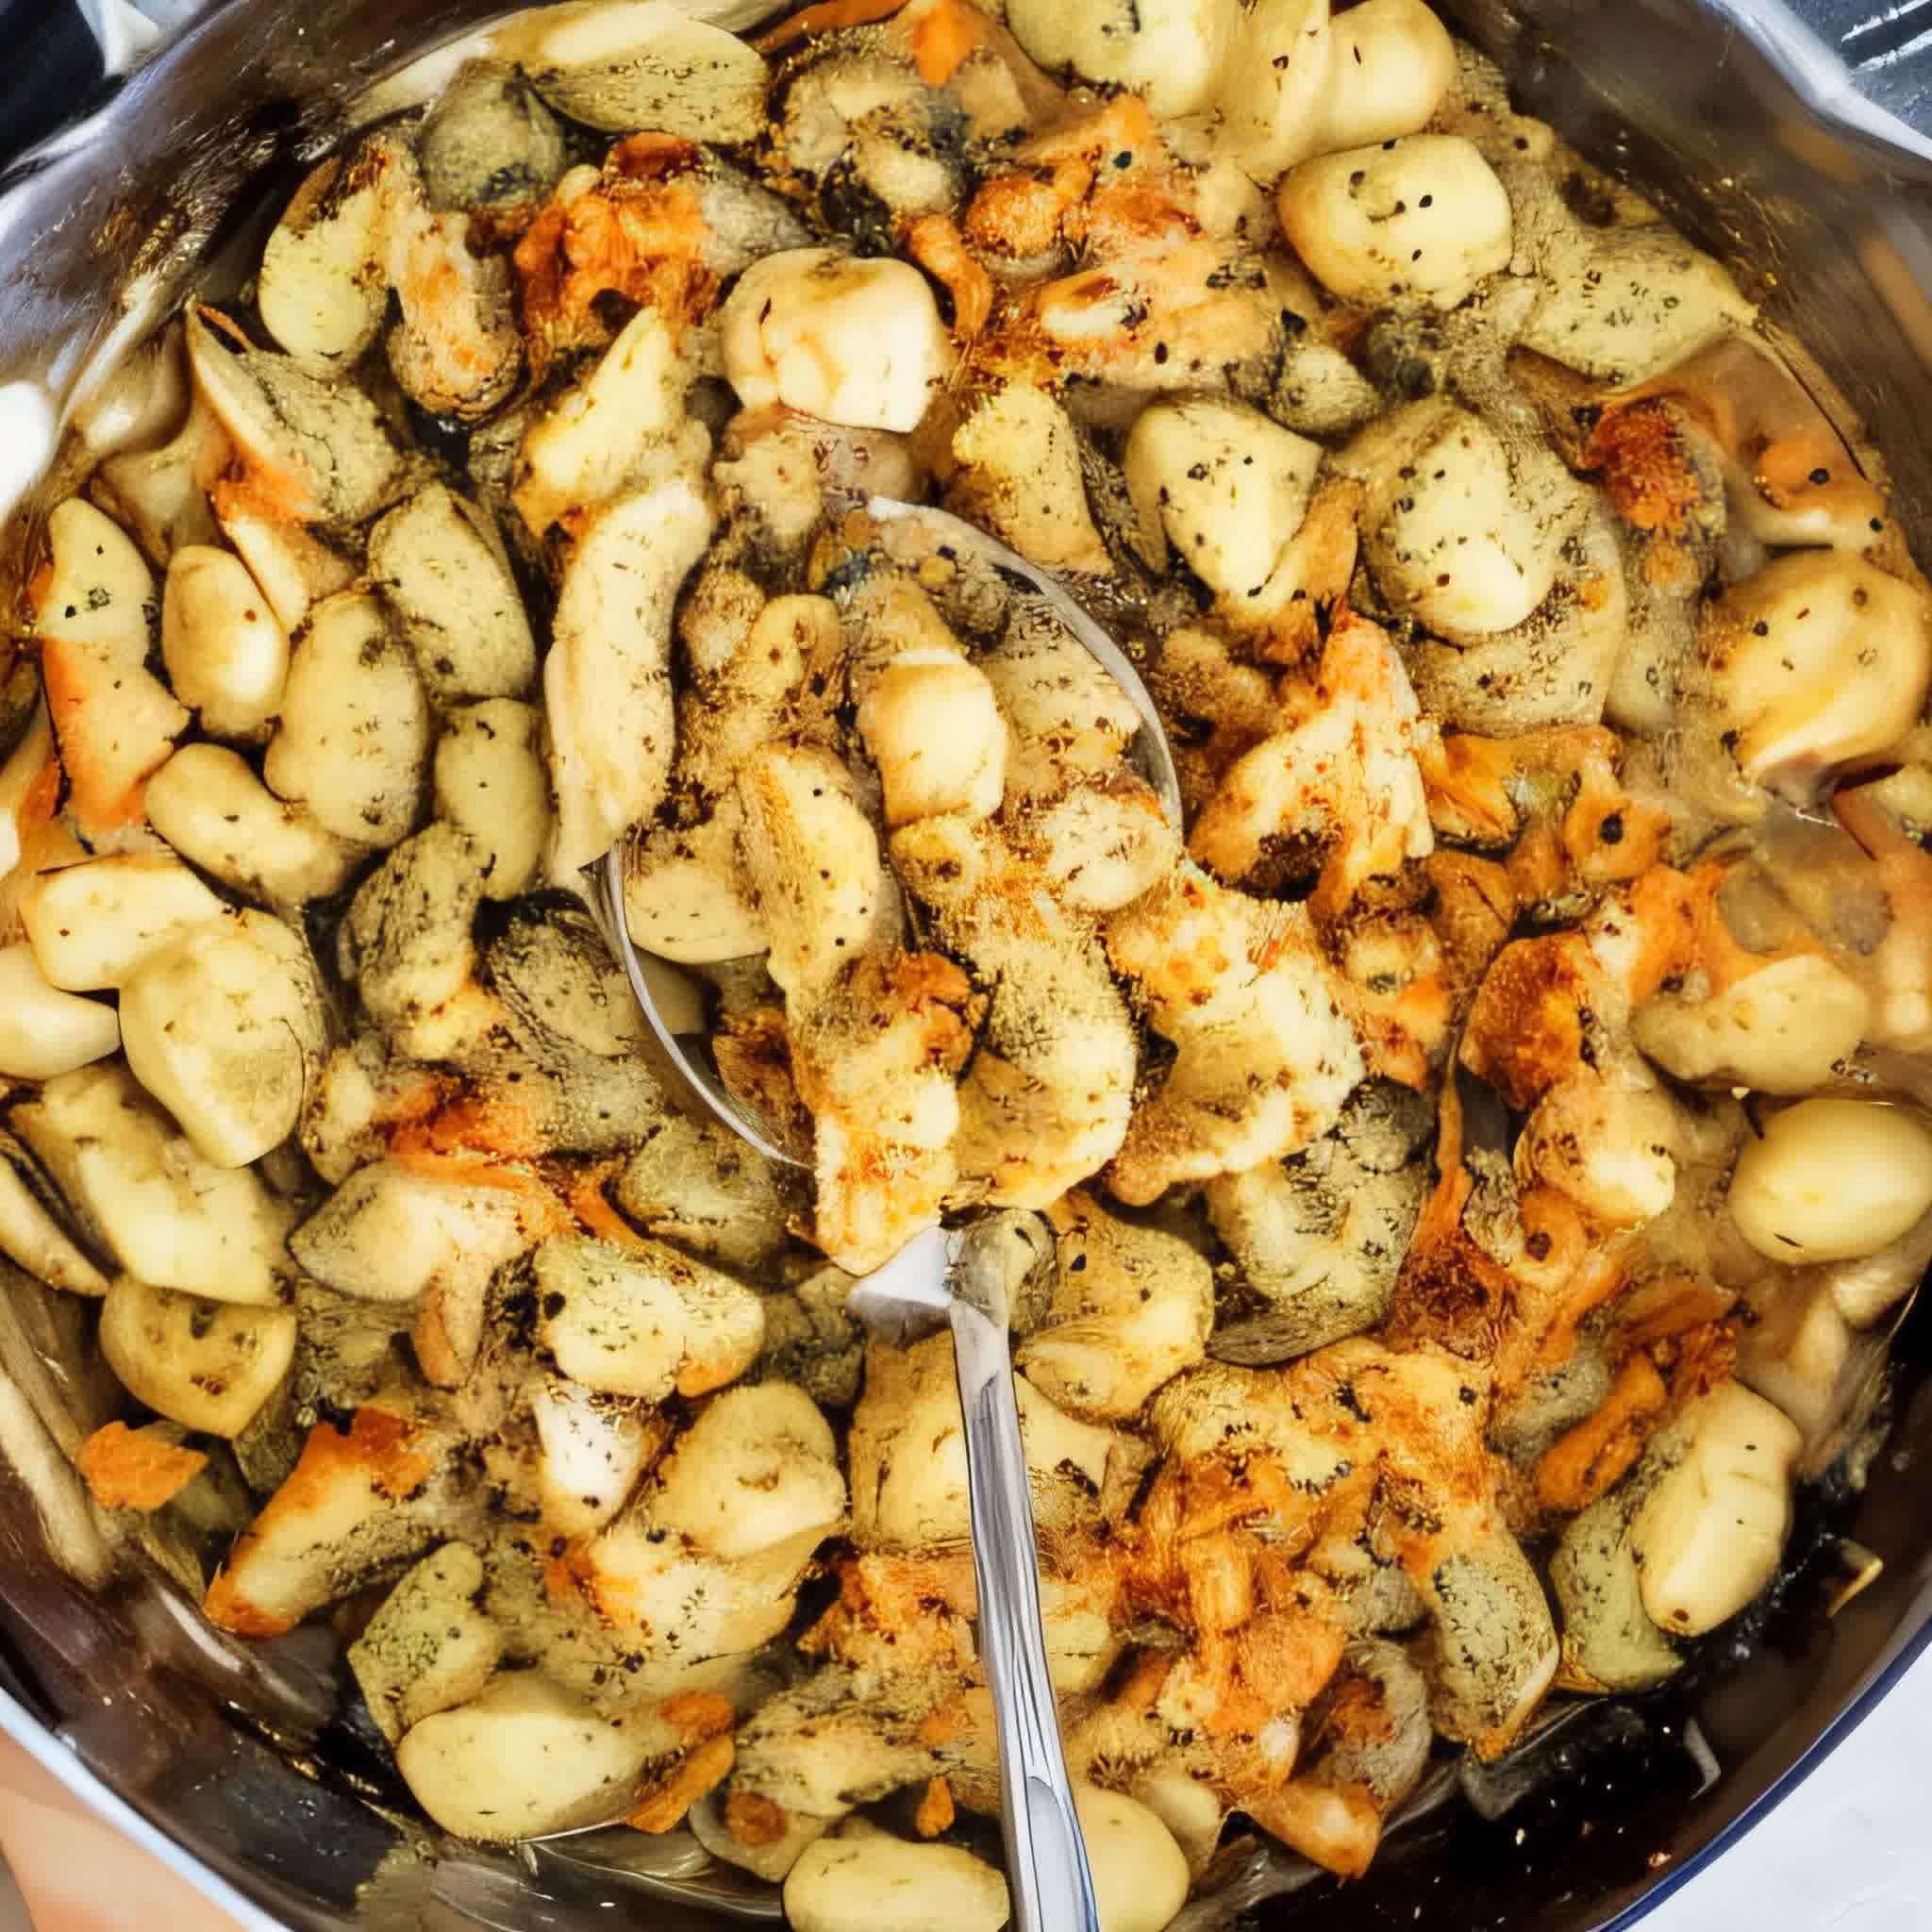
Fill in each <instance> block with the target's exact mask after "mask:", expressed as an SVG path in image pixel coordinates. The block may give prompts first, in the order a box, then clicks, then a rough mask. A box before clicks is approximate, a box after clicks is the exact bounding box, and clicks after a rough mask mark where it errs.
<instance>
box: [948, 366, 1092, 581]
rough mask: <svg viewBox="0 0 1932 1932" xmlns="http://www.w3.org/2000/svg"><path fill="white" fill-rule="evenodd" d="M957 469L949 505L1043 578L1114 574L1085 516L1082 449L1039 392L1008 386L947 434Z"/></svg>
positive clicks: (1071, 429)
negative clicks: (1047, 573) (1053, 573)
mask: <svg viewBox="0 0 1932 1932" xmlns="http://www.w3.org/2000/svg"><path fill="white" fill-rule="evenodd" d="M952 454H953V458H954V460H955V461H956V462H958V465H959V474H958V475H957V476H956V477H955V478H954V480H953V482H952V485H951V486H950V488H949V491H948V492H947V502H948V503H949V505H950V506H951V508H953V509H954V510H955V511H956V512H958V514H959V515H961V516H964V517H967V518H969V519H970V520H971V521H973V522H974V523H978V524H983V525H985V526H986V527H987V528H988V529H990V530H991V532H992V533H993V535H994V536H996V537H998V538H1000V539H1001V540H1002V541H1004V542H1006V543H1008V544H1010V545H1011V546H1012V548H1014V549H1015V550H1017V551H1018V552H1019V553H1020V555H1021V556H1022V557H1025V558H1030V559H1031V560H1032V561H1033V562H1035V563H1037V564H1040V565H1041V566H1042V567H1043V568H1044V569H1047V570H1057V571H1085V572H1091V573H1092V574H1093V575H1098V576H1106V575H1110V574H1111V572H1112V570H1113V562H1112V559H1111V558H1109V557H1108V554H1107V546H1106V544H1105V543H1103V542H1102V541H1101V538H1100V532H1099V531H1098V530H1097V529H1096V528H1095V527H1094V525H1093V517H1092V513H1091V510H1089V509H1088V508H1087V500H1086V490H1085V487H1084V485H1083V484H1082V482H1081V479H1080V449H1079V444H1078V442H1077V441H1076V439H1075V436H1074V425H1073V424H1072V422H1071V421H1069V419H1068V417H1067V414H1066V411H1065V410H1064V409H1063V408H1061V407H1060V406H1059V405H1058V403H1056V402H1055V401H1054V400H1053V398H1052V397H1051V396H1050V395H1048V394H1047V393H1046V392H1045V391H1042V390H1039V389H1035V388H1033V387H1032V386H1031V385H1029V384H1025V383H1017V382H1015V383H1008V385H1007V386H1006V387H1005V388H1004V389H1002V390H1000V391H997V392H996V393H995V394H993V395H992V396H990V397H989V398H988V399H987V400H986V401H984V402H983V403H981V404H980V405H979V406H978V408H975V409H974V411H973V413H972V414H971V415H969V416H968V417H967V418H966V420H965V421H964V422H963V423H962V424H961V425H959V427H958V429H957V430H956V431H955V432H954V434H953V443H952Z"/></svg>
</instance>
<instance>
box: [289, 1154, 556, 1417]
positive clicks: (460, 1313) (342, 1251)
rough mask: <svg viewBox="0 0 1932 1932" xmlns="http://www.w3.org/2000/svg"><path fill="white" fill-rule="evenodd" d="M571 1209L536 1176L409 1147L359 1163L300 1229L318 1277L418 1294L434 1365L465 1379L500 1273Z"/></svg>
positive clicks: (419, 1336)
mask: <svg viewBox="0 0 1932 1932" xmlns="http://www.w3.org/2000/svg"><path fill="white" fill-rule="evenodd" d="M561 1216H562V1207H561V1204H560V1203H559V1202H558V1200H557V1199H556V1197H555V1196H554V1195H552V1194H551V1193H550V1192H549V1191H548V1190H547V1189H546V1188H544V1187H543V1186H542V1184H541V1182H539V1181H537V1180H536V1179H535V1178H534V1177H533V1176H531V1175H529V1174H525V1173H521V1172H519V1171H517V1170H515V1169H509V1168H497V1167H492V1166H491V1165H489V1164H488V1163H486V1162H483V1161H480V1160H474V1159H472V1160H458V1159H452V1158H446V1157H441V1156H436V1155H428V1154H421V1153H411V1154H408V1155H402V1156H398V1157H394V1158H391V1159H388V1160H380V1161H377V1162H375V1164H374V1165H372V1166H369V1167H364V1168H360V1169H358V1171H357V1172H356V1173H355V1174H352V1175H350V1177H349V1178H348V1179H347V1180H346V1181H344V1182H343V1183H342V1185H341V1187H340V1188H338V1189H337V1190H336V1191H335V1192H334V1193H333V1194H332V1195H330V1197H329V1198H328V1200H327V1201H325V1203H324V1204H323V1205H322V1207H321V1208H318V1209H317V1211H316V1212H315V1213H314V1214H312V1215H311V1216H310V1217H309V1218H308V1220H307V1221H306V1222H304V1223H303V1224H302V1225H301V1226H300V1227H298V1228H297V1229H296V1230H295V1232H294V1233H293V1234H292V1235H291V1237H290V1250H291V1253H292V1254H293V1255H294V1256H295V1257H296V1259H297V1260H298V1261H300V1262H301V1264H302V1266H303V1267H305V1268H306V1269H307V1270H308V1272H309V1274H312V1275H314V1276H315V1278H316V1279H317V1280H318V1281H321V1282H324V1283H325V1284H326V1285H327V1286H329V1287H331V1288H334V1289H338V1290H340V1291H341V1292H342V1293H344V1294H353V1295H358V1296H360V1297H362V1298H363V1299H364V1300H368V1301H383V1302H400V1301H416V1302H417V1303H418V1314H417V1319H416V1329H415V1336H416V1350H417V1355H418V1357H419V1360H420V1361H421V1364H422V1368H423V1372H424V1374H425V1375H426V1376H427V1377H428V1378H429V1379H430V1380H431V1381H432V1382H435V1383H437V1384H439V1385H440V1386H441V1387H443V1388H450V1389H454V1388H459V1387H460V1386H461V1385H462V1382H463V1380H464V1378H465V1376H466V1375H467V1374H469V1371H470V1368H471V1366H472V1364H473V1363H474V1361H475V1357H476V1352H477V1349H478V1348H479V1347H480V1346H481V1343H482V1340H483V1329H484V1317H485V1304H486V1297H487V1295H488V1292H489V1288H490V1282H491V1276H492V1275H493V1274H495V1272H496V1270H497V1269H498V1268H500V1267H501V1266H502V1265H503V1264H504V1263H505V1262H507V1261H510V1260H513V1259H515V1258H516V1257H518V1256H520V1255H522V1254H525V1253H526V1252H527V1251H528V1250H529V1249H530V1248H532V1247H534V1246H535V1245H536V1243H537V1242H538V1241H541V1239H542V1238H543V1236H544V1235H545V1234H547V1233H548V1232H549V1231H550V1229H551V1228H552V1227H554V1226H555V1225H557V1224H558V1221H559V1220H560V1219H561Z"/></svg>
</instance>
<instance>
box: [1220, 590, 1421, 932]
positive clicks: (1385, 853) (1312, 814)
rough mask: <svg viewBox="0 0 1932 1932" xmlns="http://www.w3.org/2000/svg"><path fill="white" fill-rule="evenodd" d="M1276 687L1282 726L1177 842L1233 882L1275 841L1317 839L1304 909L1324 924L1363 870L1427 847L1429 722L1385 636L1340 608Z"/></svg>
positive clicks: (1396, 868) (1304, 845) (1300, 843)
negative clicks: (1317, 857) (1324, 636)
mask: <svg viewBox="0 0 1932 1932" xmlns="http://www.w3.org/2000/svg"><path fill="white" fill-rule="evenodd" d="M1283 697H1284V703H1283V709H1284V710H1285V711H1287V712H1288V714H1289V718H1290V720H1291V722H1290V723H1289V724H1288V728H1287V729H1286V730H1283V731H1280V732H1278V733H1276V734H1275V735H1274V736H1273V737H1271V738H1268V739H1266V740H1264V741H1262V742H1261V743H1260V744H1258V745H1257V746H1256V747H1255V748H1254V749H1253V750H1252V751H1250V752H1248V753H1246V754H1244V755H1243V756H1242V757H1241V758H1239V759H1237V760H1236V762H1235V763H1234V765H1233V766H1232V767H1231V768H1230V770H1229V771H1228V773H1227V774H1226V775H1225V776H1224V778H1223V780H1222V781H1221V784H1220V786H1219V788H1218V789H1217V790H1216V791H1215V792H1214V794H1213V795H1212V796H1211V797H1210V798H1209V799H1208V802H1207V803H1206V804H1205V805H1204V806H1203V807H1202V808H1201V810H1200V813H1199V814H1198V816H1197V817H1196V818H1195V820H1194V825H1193V830H1192V832H1191V835H1190V837H1189V841H1188V849H1189V851H1190V852H1191V855H1192V856H1193V858H1195V859H1196V860H1197V861H1199V863H1201V864H1202V865H1204V866H1206V867H1207V868H1208V871H1210V872H1211V873H1213V874H1215V875H1216V876H1217V877H1218V878H1221V879H1223V880H1225V881H1226V882H1228V883H1229V884H1234V885H1239V884H1242V883H1244V882H1247V881H1248V880H1249V879H1250V878H1251V877H1252V875H1253V874H1255V873H1256V872H1257V869H1259V868H1260V867H1261V866H1262V865H1263V863H1264V861H1266V860H1267V859H1269V858H1271V857H1273V856H1274V854H1277V853H1280V852H1282V851H1283V850H1284V848H1285V849H1286V850H1287V851H1288V852H1290V853H1294V852H1295V851H1297V850H1307V849H1308V848H1309V847H1314V848H1316V849H1317V850H1319V851H1320V852H1321V854H1322V857H1321V861H1320V878H1319V880H1318V882H1317V884H1316V887H1315V891H1314V895H1313V897H1312V898H1311V899H1310V901H1309V910H1310V912H1311V914H1312V915H1313V917H1314V918H1315V919H1316V921H1317V922H1318V923H1322V924H1328V923H1332V922H1333V921H1335V920H1337V919H1339V918H1340V917H1341V914H1342V913H1343V912H1345V911H1346V910H1347V908H1348V907H1349V905H1350V903H1351V902H1352V901H1353V900H1354V898H1355V896H1356V894H1357V891H1359V890H1360V889H1361V888H1362V886H1363V885H1364V884H1366V883H1367V881H1368V880H1369V879H1370V878H1372V877H1374V876H1375V875H1377V874H1383V875H1388V874H1395V873H1398V872H1400V870H1401V869H1402V866H1403V863H1404V861H1405V860H1407V859H1412V858H1427V857H1428V856H1429V854H1430V852H1432V851H1433V850H1434V849H1435V839H1434V835H1433V833H1432V832H1431V830H1430V827H1429V819H1428V811H1427V808H1426V802H1425V799H1424V790H1423V777H1422V773H1421V771H1420V770H1419V769H1418V766H1417V761H1416V753H1417V751H1418V750H1420V749H1422V748H1424V747H1425V746H1426V745H1427V744H1428V743H1429V742H1430V739H1431V736H1432V734H1431V733H1430V731H1429V729H1428V726H1427V725H1426V724H1425V723H1424V719H1423V716H1422V712H1421V709H1420V708H1419V707H1418V706H1417V704H1416V701H1415V693H1414V692H1413V691H1410V689H1409V686H1408V679H1407V676H1406V675H1404V672H1403V668H1402V660H1401V659H1400V658H1398V657H1397V656H1396V654H1395V651H1394V648H1393V646H1392V645H1391V643H1390V642H1389V640H1388V639H1387V637H1385V636H1384V635H1383V633H1382V632H1381V631H1380V630H1379V629H1377V628H1376V626H1375V625H1372V624H1368V623H1366V622H1364V621H1363V620H1361V619H1358V618H1354V617H1353V616H1352V615H1350V614H1346V613H1345V614H1344V616H1343V618H1342V619H1341V621H1338V623H1337V624H1336V625H1335V628H1334V629H1333V630H1332V631H1331V632H1330V634H1329V639H1328V643H1327V647H1326V648H1325V649H1324V652H1323V654H1322V658H1321V663H1320V667H1319V669H1317V670H1316V671H1315V672H1314V674H1313V675H1312V677H1311V679H1310V681H1309V686H1308V688H1307V689H1306V690H1305V691H1303V690H1295V689H1293V688H1292V687H1290V688H1288V689H1287V690H1285V691H1284V692H1283ZM1303 707H1306V710H1305V711H1303ZM1297 711H1303V715H1301V716H1300V717H1296V716H1295V713H1296V712H1297Z"/></svg>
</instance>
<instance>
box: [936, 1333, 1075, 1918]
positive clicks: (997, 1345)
mask: <svg viewBox="0 0 1932 1932" xmlns="http://www.w3.org/2000/svg"><path fill="white" fill-rule="evenodd" d="M951 1320H952V1326H953V1352H954V1359H955V1361H956V1363H957V1365H958V1376H959V1407H961V1409H963V1410H964V1412H965V1416H966V1482H967V1491H968V1495H969V1497H970V1499H971V1504H972V1510H973V1568H974V1574H976V1576H977V1577H978V1581H979V1644H980V1650H981V1653H982V1655H983V1656H984V1657H985V1659H986V1677H987V1682H988V1684H989V1685H991V1689H992V1708H993V1722H994V1724H995V1726H996V1728H997V1730H998V1733H999V1746H1000V1767H1001V1773H1002V1775H1001V1783H1000V1808H1001V1813H1002V1819H1003V1823H1004V1824H1005V1828H1006V1838H1007V1869H1008V1877H1009V1878H1010V1880H1011V1883H1012V1890H1013V1921H1012V1924H1013V1932H1099V1926H1100V1913H1099V1908H1098V1907H1097V1906H1096V1905H1095V1903H1094V1898H1093V1876H1092V1874H1091V1872H1090V1871H1089V1870H1088V1867H1087V1848H1086V1845H1085V1843H1084V1842H1083V1840H1081V1837H1080V1823H1079V1820H1078V1818H1077V1817H1076V1816H1075V1815H1074V1791H1073V1787H1072V1785H1071V1784H1070V1783H1069V1781H1068V1778H1067V1760H1066V1757H1065V1754H1064V1753H1063V1752H1062V1751H1061V1749H1060V1731H1059V1717H1058V1710H1057V1708H1056V1707H1055V1703H1054V1694H1053V1683H1052V1680H1051V1679H1050V1678H1049V1677H1048V1675H1047V1670H1046V1631H1045V1628H1044V1626H1043V1624H1042V1623H1041V1614H1040V1550H1039V1545H1038V1544H1037V1543H1036V1542H1035V1541H1034V1537H1033V1495H1032V1491H1031V1490H1030V1489H1029V1488H1028V1487H1027V1482H1026V1455H1025V1450H1024V1447H1023V1446H1022V1444H1021V1441H1020V1410H1019V1406H1018V1404H1017V1403H1016V1402H1015V1401H1014V1399H1013V1363H1012V1357H1011V1355H1010V1354H1009V1352H1008V1346H1007V1331H1006V1328H1005V1326H1004V1324H995V1323H994V1322H992V1321H991V1320H990V1319H989V1318H988V1317H987V1315H985V1314H984V1313H982V1312H981V1310H980V1309H978V1308H976V1307H974V1306H973V1305H972V1304H971V1303H970V1302H968V1301H966V1300H964V1299H963V1298H956V1299H955V1300H954V1302H953V1304H952V1308H951Z"/></svg>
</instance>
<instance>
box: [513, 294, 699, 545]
mask: <svg viewBox="0 0 1932 1932" xmlns="http://www.w3.org/2000/svg"><path fill="white" fill-rule="evenodd" d="M690 383H691V369H690V365H689V363H688V361H687V360H686V358H684V356H683V355H681V354H680V353H679V350H678V345H677V335H676V332H675V329H674V327H673V325H671V323H669V322H668V321H667V320H666V319H665V317H664V315H663V314H662V313H661V312H660V311H659V310H658V309H656V308H641V309H639V310H638V312H637V314H636V315H634V316H633V317H632V318H631V319H630V321H629V322H627V323H626V324H625V325H624V328H623V330H622V331H621V332H620V333H619V335H618V337H617V339H616V341H613V342H612V343H611V344H610V346H609V348H608V349H607V350H606V351H605V352H604V354H603V356H602V357H600V358H598V360H597V362H596V363H595V364H594V366H592V367H591V369H590V370H589V371H588V372H587V373H586V374H585V375H582V376H580V377H579V378H578V380H577V381H575V383H573V384H572V385H571V386H570V387H569V388H568V389H566V390H565V391H563V392H562V394H561V395H559V396H558V398H557V400H556V401H555V402H554V403H553V404H552V405H551V407H550V408H548V409H546V410H545V411H544V412H543V413H542V414H541V415H539V416H537V417H536V418H535V420H534V421H532V422H531V423H530V425H529V426H528V427H527V428H526V429H525V431H524V433H523V436H522V438H521V439H520V441H518V444H517V454H516V463H515V468H514V472H513V481H512V484H511V489H510V498H511V501H512V502H513V503H514V504H515V505H516V508H517V513H518V515H520V516H521V517H522V518H523V520H524V523H525V525H526V526H527V527H528V529H529V531H530V534H531V535H532V536H533V537H537V538H540V539H541V538H542V537H543V536H544V535H545V534H546V533H547V532H548V531H549V530H550V528H551V526H552V525H553V524H556V523H558V522H560V521H563V520H565V519H569V520H570V523H571V526H572V527H573V528H574V529H581V527H582V525H584V523H585V522H586V521H587V520H588V517H589V514H590V512H591V511H592V510H594V509H595V508H598V507H600V506H601V505H604V504H607V503H608V502H609V501H610V500H611V499H612V498H613V497H615V496H617V495H619V494H620V493H621V492H623V491H625V490H626V489H628V488H631V487H634V486H637V485H640V484H642V483H645V482H648V481H649V480H650V479H651V477H652V476H653V475H658V474H663V473H667V472H675V471H680V470H684V471H691V472H693V473H694V472H696V471H699V470H701V469H702V468H703V466H704V462H705V458H707V457H708V455H709V440H708V437H707V436H706V434H705V431H704V429H703V427H702V426H701V425H698V424H696V423H693V422H692V421H691V419H690V417H689V416H688V415H687V414H686V411H685V398H686V393H687V391H688V390H689V387H690Z"/></svg>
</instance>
